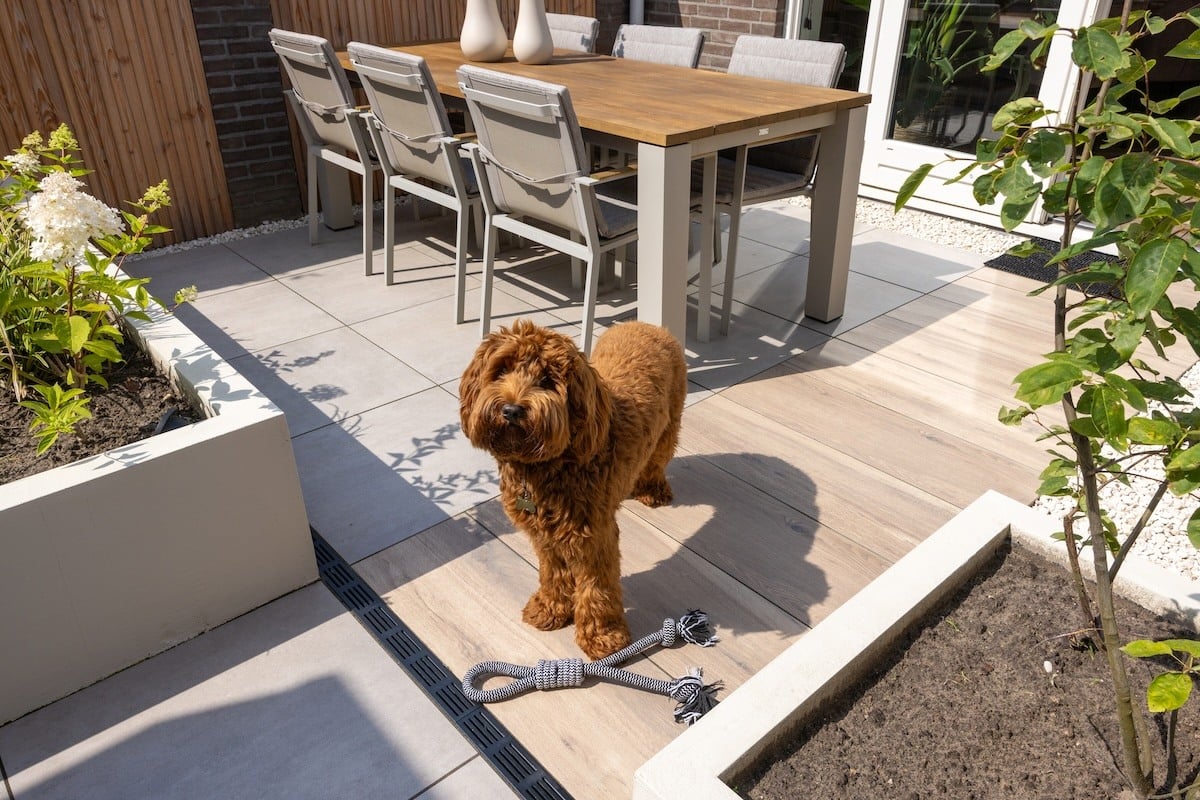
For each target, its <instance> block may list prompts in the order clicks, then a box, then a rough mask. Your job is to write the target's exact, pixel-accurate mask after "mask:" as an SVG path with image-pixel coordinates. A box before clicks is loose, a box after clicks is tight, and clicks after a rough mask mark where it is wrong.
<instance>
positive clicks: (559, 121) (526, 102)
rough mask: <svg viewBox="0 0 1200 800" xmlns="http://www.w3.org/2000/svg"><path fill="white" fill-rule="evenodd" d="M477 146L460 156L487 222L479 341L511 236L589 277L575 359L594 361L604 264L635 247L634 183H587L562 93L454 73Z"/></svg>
mask: <svg viewBox="0 0 1200 800" xmlns="http://www.w3.org/2000/svg"><path fill="white" fill-rule="evenodd" d="M458 79H459V86H460V87H461V88H462V91H463V96H464V97H465V98H466V101H467V111H468V113H469V114H470V115H471V121H472V123H473V126H474V129H475V132H476V135H477V136H478V139H477V141H476V142H474V143H470V144H468V145H467V146H466V149H467V150H468V152H470V154H471V157H472V159H473V161H474V164H475V172H476V174H477V175H478V176H479V183H480V194H481V197H482V198H483V207H484V212H485V215H486V216H485V220H486V222H485V225H484V242H483V285H482V300H481V305H480V315H479V316H480V335H481V337H486V336H487V335H488V333H489V331H490V329H491V302H492V286H493V283H494V280H493V278H494V268H495V252H496V238H497V232H498V231H501V230H503V231H508V232H510V233H514V234H516V235H518V236H521V237H523V238H525V239H528V240H530V241H533V242H536V243H538V244H542V245H545V246H547V247H551V248H553V249H555V250H557V251H559V252H561V253H565V254H567V255H569V256H570V257H571V258H572V259H577V260H579V261H581V262H583V264H584V265H585V267H586V275H585V278H584V281H583V283H584V287H583V288H584V296H583V322H582V327H583V330H582V332H581V334H580V349H581V350H583V352H585V353H588V352H590V351H591V343H592V327H593V324H594V321H595V313H596V293H597V291H598V288H599V272H600V265H601V261H602V258H603V256H604V255H605V254H606V253H608V252H613V253H615V254H616V255H617V257H618V260H623V251H624V248H625V247H626V245H628V244H630V243H632V242H634V241H636V240H637V206H636V204H635V203H634V202H633V201H632V200H631V198H636V197H637V187H636V183H635V181H636V177H635V176H636V173H635V172H634V171H633V170H628V169H627V170H615V171H608V172H605V173H597V174H595V175H593V174H589V171H588V168H589V163H590V162H589V159H588V151H587V148H586V147H585V146H584V143H583V137H582V135H581V133H580V129H579V121H578V119H577V118H576V116H575V110H574V107H573V106H572V104H571V96H570V94H569V92H568V91H567V89H566V88H565V87H563V86H557V85H555V84H551V83H545V82H543V81H537V80H531V79H529V78H521V77H518V76H515V75H507V74H504V73H500V72H496V71H494V70H488V69H483V68H481V67H476V66H473V65H470V64H466V65H463V66H461V67H459V68H458Z"/></svg>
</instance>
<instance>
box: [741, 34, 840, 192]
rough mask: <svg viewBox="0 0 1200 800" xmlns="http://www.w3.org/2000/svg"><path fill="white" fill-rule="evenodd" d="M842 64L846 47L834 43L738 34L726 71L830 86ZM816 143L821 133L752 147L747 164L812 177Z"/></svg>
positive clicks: (838, 75) (809, 84)
mask: <svg viewBox="0 0 1200 800" xmlns="http://www.w3.org/2000/svg"><path fill="white" fill-rule="evenodd" d="M845 65H846V47H845V45H842V44H839V43H836V42H818V41H814V40H811V39H775V38H773V37H770V36H739V37H738V39H737V41H736V42H734V45H733V54H732V55H731V56H730V58H729V70H728V71H729V72H730V73H731V74H734V75H749V76H752V77H755V78H768V79H770V80H776V81H787V82H789V83H802V84H805V85H807V86H821V87H825V88H831V87H833V86H835V85H836V84H837V82H838V78H840V77H841V75H842V68H843V67H845ZM819 142H820V136H819V135H814V136H804V137H801V138H799V139H790V140H788V141H785V142H778V143H775V144H767V145H763V146H761V147H754V148H751V150H750V153H749V156H748V159H749V163H750V164H753V165H755V166H760V167H767V168H769V169H775V170H779V171H781V172H792V173H796V174H798V175H804V176H807V177H808V178H809V179H810V180H811V179H812V176H813V173H814V172H815V170H816V164H817V145H818V144H819Z"/></svg>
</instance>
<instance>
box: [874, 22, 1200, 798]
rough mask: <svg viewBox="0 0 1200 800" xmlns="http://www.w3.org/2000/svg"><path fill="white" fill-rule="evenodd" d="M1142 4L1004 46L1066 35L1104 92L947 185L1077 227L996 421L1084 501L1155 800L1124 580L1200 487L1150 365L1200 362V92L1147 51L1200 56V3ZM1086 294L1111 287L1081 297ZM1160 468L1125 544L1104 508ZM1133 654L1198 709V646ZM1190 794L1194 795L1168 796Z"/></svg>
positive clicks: (1189, 438) (1187, 432)
mask: <svg viewBox="0 0 1200 800" xmlns="http://www.w3.org/2000/svg"><path fill="white" fill-rule="evenodd" d="M1131 6H1132V4H1131V3H1130V2H1129V0H1126V2H1125V3H1124V8H1123V10H1122V14H1121V16H1120V17H1117V18H1113V19H1106V20H1101V21H1099V22H1097V23H1095V24H1093V25H1090V26H1086V27H1083V28H1080V29H1078V30H1067V29H1063V28H1060V27H1059V26H1058V25H1056V24H1051V25H1043V24H1041V23H1038V22H1034V21H1025V22H1022V23H1021V25H1020V27H1019V28H1018V29H1017V30H1014V31H1011V32H1010V33H1008V34H1006V35H1005V36H1003V37H1002V38H1001V39H1000V40H999V41H998V42H997V43H996V47H995V48H994V50H993V53H992V56H991V58H990V59H989V60H988V62H987V64H986V65H985V67H984V69H985V70H992V69H996V68H997V67H999V66H1000V65H1001V64H1003V63H1004V62H1005V61H1006V60H1007V59H1008V58H1010V57H1012V56H1013V54H1014V53H1016V52H1017V50H1018V49H1019V48H1021V47H1022V46H1023V45H1025V44H1026V43H1030V44H1032V45H1033V52H1034V53H1039V54H1044V53H1045V52H1046V51H1047V50H1048V47H1049V43H1050V42H1051V40H1052V38H1054V37H1061V36H1066V37H1070V39H1071V57H1072V61H1073V62H1074V64H1075V65H1076V67H1077V69H1078V71H1079V77H1080V81H1079V86H1081V87H1094V88H1095V92H1094V93H1093V94H1088V95H1087V96H1086V97H1082V98H1079V97H1077V98H1074V100H1073V101H1072V102H1071V103H1070V105H1069V107H1068V108H1065V109H1050V108H1046V107H1045V106H1044V105H1043V104H1042V103H1041V101H1039V100H1038V99H1037V98H1033V97H1024V98H1021V99H1018V100H1014V101H1012V102H1010V103H1007V104H1006V105H1004V106H1003V107H1002V108H1001V109H1000V110H999V112H998V113H997V114H996V115H995V118H994V120H993V130H994V132H995V134H996V135H995V136H994V138H991V139H986V140H981V141H980V142H978V144H977V146H976V152H975V157H974V158H973V159H972V158H963V159H959V158H955V157H951V158H950V159H949V160H950V161H966V162H967V163H966V165H965V166H964V168H963V169H961V171H959V172H958V173H957V174H956V175H955V176H954V177H952V178H951V179H950V181H949V182H957V181H963V180H966V179H967V178H968V177H970V178H972V180H973V183H972V188H973V192H974V197H975V199H976V201H977V202H978V203H979V204H980V205H992V204H998V205H999V212H1000V220H1001V222H1002V224H1003V226H1004V227H1005V228H1006V229H1008V230H1012V229H1014V228H1016V227H1017V226H1018V225H1019V224H1020V223H1021V222H1023V221H1024V220H1025V219H1026V218H1027V217H1028V216H1029V215H1030V213H1031V212H1032V211H1033V210H1034V209H1035V207H1037V205H1038V204H1041V206H1042V207H1043V208H1044V209H1045V210H1046V211H1047V212H1049V213H1050V214H1052V215H1054V216H1055V217H1057V218H1058V219H1059V220H1061V222H1062V225H1063V233H1062V238H1061V240H1060V242H1059V249H1058V251H1057V252H1055V253H1053V254H1051V257H1050V259H1049V263H1050V264H1052V265H1057V267H1058V276H1057V278H1056V279H1055V280H1054V281H1052V282H1051V283H1050V284H1049V285H1048V286H1046V287H1043V288H1042V289H1039V290H1038V291H1040V292H1044V291H1050V292H1053V293H1054V341H1053V349H1052V350H1050V351H1049V352H1048V353H1047V354H1046V355H1045V357H1044V359H1043V360H1042V361H1041V362H1040V363H1038V364H1035V365H1033V366H1031V367H1029V368H1028V369H1026V370H1024V371H1023V372H1021V373H1020V374H1019V375H1017V376H1016V379H1015V383H1016V385H1017V391H1016V399H1017V400H1018V401H1019V405H1018V406H1017V407H1015V408H1012V409H1008V408H1005V409H1002V410H1001V412H1000V419H1001V421H1003V422H1006V423H1008V424H1021V423H1022V422H1026V421H1033V422H1035V423H1036V424H1038V425H1039V426H1041V428H1042V430H1043V439H1045V440H1047V441H1049V442H1052V443H1053V445H1054V446H1053V449H1052V450H1051V453H1052V460H1051V463H1050V465H1049V466H1048V467H1047V468H1046V470H1045V471H1044V472H1043V473H1042V476H1041V480H1042V483H1041V486H1040V487H1039V489H1038V491H1039V493H1041V494H1043V495H1054V496H1062V497H1067V498H1070V499H1072V500H1074V504H1073V507H1072V510H1071V511H1070V512H1068V514H1067V516H1066V517H1065V518H1064V532H1063V541H1064V542H1065V544H1066V547H1067V550H1068V554H1069V556H1070V557H1071V563H1072V564H1073V566H1074V570H1075V575H1076V587H1077V589H1078V590H1079V595H1080V605H1081V610H1082V613H1083V615H1084V617H1085V619H1086V625H1087V626H1088V627H1094V628H1096V629H1098V630H1099V632H1100V634H1101V635H1100V644H1101V646H1102V647H1103V649H1104V651H1105V653H1106V656H1107V659H1108V664H1109V668H1110V671H1111V673H1112V677H1113V687H1114V700H1115V705H1116V710H1117V716H1118V720H1119V722H1120V726H1121V732H1122V748H1123V757H1124V766H1125V772H1126V777H1127V778H1128V779H1129V781H1130V784H1131V786H1132V787H1133V789H1134V790H1135V791H1136V792H1137V794H1138V795H1139V796H1141V797H1147V796H1149V795H1150V793H1151V791H1152V790H1153V788H1152V787H1153V773H1154V765H1153V763H1152V759H1151V757H1150V751H1149V748H1148V735H1147V732H1146V725H1145V720H1144V719H1143V718H1142V716H1141V715H1140V714H1138V713H1137V711H1136V709H1135V708H1134V707H1133V705H1132V702H1131V697H1130V688H1129V682H1128V679H1127V676H1126V672H1125V664H1124V661H1123V660H1122V657H1121V652H1122V651H1121V649H1120V638H1119V630H1118V625H1117V619H1116V616H1115V611H1114V606H1113V597H1112V582H1113V579H1114V578H1115V577H1116V575H1117V572H1118V570H1119V569H1120V566H1121V563H1122V561H1123V560H1124V558H1125V555H1126V554H1127V553H1128V552H1129V549H1130V548H1131V547H1132V546H1133V545H1134V543H1135V542H1136V541H1137V539H1138V536H1139V534H1140V533H1141V531H1142V530H1143V529H1144V527H1145V525H1146V523H1147V522H1148V521H1149V519H1150V517H1151V515H1152V514H1153V512H1154V510H1155V508H1156V507H1157V506H1158V504H1159V503H1160V502H1161V500H1162V498H1163V497H1164V496H1165V494H1166V492H1168V491H1170V492H1173V493H1175V494H1176V495H1185V494H1189V493H1193V492H1195V491H1196V490H1197V489H1198V488H1200V446H1197V443H1198V442H1200V413H1197V411H1196V410H1195V409H1194V403H1193V401H1192V399H1191V398H1189V397H1188V396H1187V392H1186V390H1185V389H1184V388H1183V387H1182V386H1181V385H1180V383H1179V382H1178V381H1177V380H1174V379H1172V378H1170V377H1168V376H1165V375H1163V374H1161V373H1160V372H1158V371H1156V370H1155V369H1154V367H1153V366H1151V364H1150V363H1148V361H1147V360H1146V355H1147V353H1150V352H1153V353H1155V354H1157V355H1158V356H1160V357H1162V356H1164V355H1165V350H1166V348H1168V347H1170V346H1172V345H1174V344H1175V343H1176V342H1178V341H1181V340H1182V341H1185V342H1186V343H1187V344H1188V345H1190V347H1191V349H1192V350H1193V351H1194V352H1195V353H1196V354H1197V355H1200V303H1197V302H1196V299H1197V296H1198V295H1197V293H1196V292H1197V289H1200V252H1198V251H1197V246H1198V245H1200V211H1198V210H1197V206H1196V200H1197V198H1198V197H1200V122H1197V120H1195V119H1188V118H1186V117H1182V116H1179V117H1176V116H1173V111H1174V110H1175V109H1177V108H1179V107H1180V104H1183V103H1186V102H1188V101H1190V100H1193V99H1194V98H1196V97H1200V87H1193V88H1189V89H1186V90H1184V91H1183V92H1181V93H1180V94H1179V95H1178V96H1175V97H1170V98H1165V99H1162V98H1158V99H1156V98H1154V97H1152V96H1151V93H1150V91H1149V90H1150V84H1149V80H1148V76H1149V75H1150V73H1151V72H1152V70H1153V69H1154V67H1155V64H1156V61H1155V60H1154V59H1152V58H1147V57H1145V56H1144V55H1143V54H1142V52H1141V51H1140V50H1139V47H1138V45H1139V42H1142V41H1144V40H1145V39H1146V38H1147V37H1149V36H1152V35H1156V34H1160V33H1162V32H1163V31H1164V30H1165V29H1167V28H1168V27H1169V26H1174V25H1179V26H1189V25H1190V26H1191V27H1192V29H1191V30H1190V32H1189V33H1188V35H1186V36H1185V37H1184V38H1183V39H1182V41H1181V42H1180V43H1179V44H1178V45H1176V46H1175V47H1174V48H1173V49H1172V50H1170V51H1169V52H1168V55H1169V56H1171V57H1175V58H1186V59H1198V58H1200V6H1197V7H1192V8H1190V9H1188V10H1186V11H1184V12H1182V13H1180V14H1177V15H1175V16H1173V17H1171V18H1167V19H1164V18H1162V17H1159V16H1156V15H1154V14H1152V13H1149V12H1145V11H1139V12H1133V11H1132V10H1131ZM1093 80H1094V83H1093ZM935 166H936V165H934V164H925V165H923V166H921V167H920V168H918V169H917V170H916V171H914V173H913V174H912V175H911V176H910V177H909V178H908V179H907V180H906V181H905V183H904V185H903V186H902V187H901V190H900V192H899V194H898V197H897V202H896V206H897V208H899V207H901V206H903V205H904V203H906V202H907V201H908V199H909V198H911V197H912V195H913V194H914V193H915V192H916V190H917V188H918V187H919V186H920V184H921V183H922V182H923V181H924V180H925V179H926V178H927V177H928V176H929V174H930V173H931V171H932V170H933V169H934V168H935ZM1102 247H1111V248H1115V250H1116V252H1117V255H1118V260H1116V261H1115V262H1108V261H1096V262H1094V263H1092V264H1090V265H1087V266H1085V267H1083V268H1082V269H1072V268H1069V267H1068V263H1069V261H1070V260H1071V259H1073V258H1074V257H1076V256H1079V255H1081V254H1084V253H1087V252H1089V251H1092V250H1096V249H1098V248H1102ZM1034 249H1035V246H1033V245H1025V246H1023V247H1021V248H1018V249H1017V250H1015V251H1014V252H1015V253H1016V254H1018V255H1029V254H1030V253H1031V251H1032V250H1034ZM1089 284H1106V285H1108V286H1111V287H1114V289H1115V291H1113V292H1108V293H1104V294H1094V293H1089V292H1076V291H1072V290H1069V288H1068V287H1070V286H1081V285H1082V286H1086V285H1089ZM1047 407H1050V408H1058V409H1061V411H1062V416H1063V417H1065V422H1066V424H1065V425H1063V424H1061V423H1058V422H1054V421H1052V420H1051V421H1046V420H1043V419H1042V418H1041V417H1039V413H1038V412H1039V410H1040V409H1043V408H1047ZM1151 460H1157V461H1158V462H1159V463H1161V464H1162V466H1163V467H1164V469H1165V477H1164V478H1163V479H1162V480H1161V481H1159V482H1158V485H1157V488H1156V491H1154V493H1153V494H1152V496H1151V497H1150V499H1149V501H1148V503H1147V505H1146V507H1145V509H1143V511H1142V514H1141V517H1140V519H1139V520H1138V521H1137V522H1136V523H1135V525H1134V526H1133V528H1132V529H1131V530H1128V531H1119V530H1117V528H1116V526H1115V525H1114V523H1113V522H1112V520H1111V518H1110V515H1109V514H1108V513H1106V512H1105V510H1104V508H1103V507H1102V503H1101V496H1100V490H1101V489H1102V488H1103V486H1104V485H1105V484H1107V483H1108V482H1109V481H1128V480H1129V479H1130V478H1131V477H1132V476H1135V475H1138V474H1139V473H1140V472H1142V471H1143V470H1141V465H1143V464H1146V463H1149V462H1150V461H1151ZM1079 520H1086V521H1087V525H1088V531H1089V538H1088V540H1087V541H1088V544H1089V545H1090V550H1091V556H1092V562H1093V565H1094V567H1095V573H1096V589H1095V601H1094V602H1095V606H1096V609H1097V610H1098V613H1097V611H1093V609H1092V602H1093V601H1092V599H1091V598H1090V597H1089V596H1088V593H1087V592H1086V591H1085V590H1084V584H1083V581H1082V579H1081V578H1080V577H1079V569H1078V558H1079V555H1080V553H1079V552H1078V550H1077V544H1076V539H1077V537H1076V536H1075V534H1074V523H1075V522H1076V521H1079ZM1188 533H1189V535H1190V536H1191V538H1192V541H1193V543H1195V544H1197V546H1200V511H1197V512H1196V513H1195V514H1193V515H1192V518H1191V520H1190V522H1189V523H1188ZM1097 617H1098V621H1097ZM1130 647H1131V649H1129V650H1127V651H1126V654H1127V655H1130V656H1135V657H1144V656H1147V655H1162V654H1166V653H1168V652H1180V653H1183V654H1184V660H1183V661H1181V662H1180V663H1181V665H1182V666H1183V668H1182V669H1180V670H1176V671H1174V673H1173V676H1172V677H1168V678H1164V679H1163V680H1161V681H1158V682H1157V685H1156V686H1155V689H1154V693H1153V695H1152V696H1151V698H1150V704H1151V705H1152V707H1153V709H1157V708H1158V707H1159V706H1160V705H1163V702H1160V701H1163V698H1164V697H1165V696H1166V695H1167V694H1171V698H1167V702H1166V704H1167V705H1169V704H1170V703H1172V702H1175V700H1178V699H1179V698H1180V697H1183V698H1184V699H1186V695H1184V694H1182V691H1181V690H1182V684H1183V682H1184V681H1185V680H1186V681H1187V682H1188V684H1189V686H1190V681H1191V679H1192V675H1194V674H1196V673H1195V670H1194V668H1193V667H1194V665H1193V663H1192V661H1191V659H1192V654H1193V653H1195V652H1197V647H1196V646H1195V645H1193V644H1186V645H1185V644H1182V640H1172V641H1171V642H1169V643H1167V644H1165V645H1155V646H1150V645H1146V644H1140V643H1139V644H1134V645H1131V646H1130ZM1168 688H1169V689H1171V690H1172V692H1165V690H1166V689H1168ZM1172 698H1173V699H1172ZM1193 790H1194V787H1182V788H1179V789H1176V790H1175V791H1173V792H1172V793H1171V794H1170V795H1164V796H1172V797H1176V796H1183V795H1185V794H1187V793H1188V792H1189V791H1193ZM1188 796H1191V795H1190V794H1189V795H1188Z"/></svg>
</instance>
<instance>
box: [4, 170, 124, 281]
mask: <svg viewBox="0 0 1200 800" xmlns="http://www.w3.org/2000/svg"><path fill="white" fill-rule="evenodd" d="M38 188H39V190H40V191H38V192H36V193H34V194H33V195H32V196H31V197H30V198H29V201H28V203H26V205H25V207H24V208H22V209H21V217H22V219H23V220H24V222H25V224H26V225H27V226H28V227H29V230H30V232H31V233H32V234H33V241H32V242H31V243H30V247H29V254H30V256H32V257H33V258H35V259H37V260H39V261H52V262H54V263H55V264H66V263H78V262H79V261H82V259H83V252H84V248H86V247H87V246H88V243H89V241H90V240H91V239H92V238H95V237H101V236H108V235H111V234H115V233H119V232H120V231H121V229H122V223H121V216H120V215H119V214H118V213H117V212H116V210H115V209H112V208H110V207H108V206H106V205H105V204H104V203H102V202H100V201H99V200H97V199H96V198H95V197H92V196H91V195H90V194H88V193H87V192H84V191H82V188H83V182H82V181H79V180H77V179H75V178H73V177H71V175H70V174H68V173H66V172H52V173H50V174H49V175H47V176H46V177H45V178H43V179H42V180H41V182H40V183H39V184H38Z"/></svg>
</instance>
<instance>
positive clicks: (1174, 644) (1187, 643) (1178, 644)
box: [1162, 639, 1200, 657]
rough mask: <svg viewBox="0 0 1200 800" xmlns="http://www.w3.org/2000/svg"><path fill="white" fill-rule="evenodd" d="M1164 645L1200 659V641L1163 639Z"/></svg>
mask: <svg viewBox="0 0 1200 800" xmlns="http://www.w3.org/2000/svg"><path fill="white" fill-rule="evenodd" d="M1162 643H1163V644H1165V645H1166V646H1167V647H1169V648H1171V649H1172V650H1176V651H1178V652H1180V653H1187V654H1188V655H1191V656H1198V657H1200V641H1196V640H1195V639H1163V640H1162Z"/></svg>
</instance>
